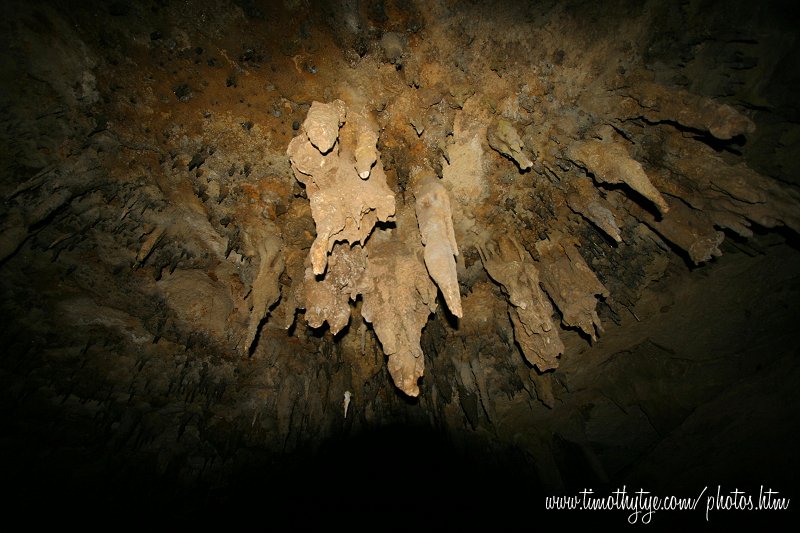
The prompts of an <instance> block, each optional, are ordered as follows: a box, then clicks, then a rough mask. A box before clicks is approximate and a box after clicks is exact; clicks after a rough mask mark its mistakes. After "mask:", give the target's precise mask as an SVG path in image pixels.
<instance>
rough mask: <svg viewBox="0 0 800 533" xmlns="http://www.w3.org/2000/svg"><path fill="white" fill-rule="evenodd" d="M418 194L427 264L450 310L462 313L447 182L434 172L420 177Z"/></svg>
mask: <svg viewBox="0 0 800 533" xmlns="http://www.w3.org/2000/svg"><path fill="white" fill-rule="evenodd" d="M415 196H416V204H415V205H416V212H417V223H418V224H419V233H420V237H421V239H422V244H423V245H424V246H425V251H424V257H425V266H426V267H427V269H428V272H429V273H430V275H431V277H432V278H433V280H434V281H435V282H436V285H438V286H439V289H440V290H441V291H442V294H443V295H444V299H445V301H446V302H447V307H448V308H449V309H450V312H451V313H453V314H454V315H455V316H457V317H460V316H462V311H461V293H460V290H459V287H458V275H457V273H456V261H455V256H457V255H458V245H457V243H456V236H455V233H454V231H453V215H452V212H451V210H450V198H449V196H448V194H447V190H446V189H445V188H444V186H443V185H442V184H441V183H439V182H438V180H437V179H436V177H434V176H432V175H427V176H426V177H425V178H423V179H422V180H421V182H420V183H419V184H418V186H417V192H416V195H415Z"/></svg>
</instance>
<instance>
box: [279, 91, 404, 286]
mask: <svg viewBox="0 0 800 533" xmlns="http://www.w3.org/2000/svg"><path fill="white" fill-rule="evenodd" d="M315 104H316V102H315ZM314 109H315V108H314V107H313V106H312V108H311V110H309V116H308V117H307V118H306V120H305V122H303V130H304V133H301V134H300V135H298V136H296V137H295V138H294V139H292V142H290V143H289V148H288V149H287V153H288V155H289V157H290V158H291V160H292V168H293V169H294V172H295V177H296V178H297V180H298V181H300V182H301V183H303V184H304V185H305V186H306V189H307V194H308V197H309V201H310V202H311V212H312V214H313V216H314V222H315V223H316V226H317V238H316V239H315V240H314V244H312V245H311V252H310V253H311V265H312V268H313V272H314V274H316V275H320V274H322V273H324V272H325V267H326V265H327V260H328V254H329V253H330V251H331V250H332V249H333V245H334V244H335V243H336V242H340V241H341V242H349V243H350V244H355V243H361V244H363V243H364V241H365V240H366V238H367V236H369V234H370V232H371V231H372V228H373V227H374V226H375V223H376V222H378V221H381V222H386V221H389V220H391V219H392V218H393V216H394V210H395V203H394V195H393V194H392V191H391V190H390V189H389V188H388V187H387V185H386V177H385V175H384V174H383V167H382V165H381V164H380V161H379V162H378V163H377V165H376V168H375V169H374V170H373V171H372V173H371V175H369V177H368V178H369V179H366V180H362V179H361V178H360V176H359V174H358V173H357V171H356V165H357V162H356V161H355V160H354V156H353V153H352V151H349V150H353V148H352V147H345V148H344V150H348V151H330V150H331V148H333V146H334V145H335V143H336V140H337V138H338V127H339V124H340V122H341V121H343V120H344V116H345V112H346V111H345V107H344V103H343V102H341V101H337V102H336V103H334V104H329V105H328V107H324V106H318V107H317V108H316V109H317V112H316V113H314V114H312V113H311V111H312V110H314ZM354 127H357V126H354ZM334 129H335V131H334ZM315 143H317V144H315ZM358 148H359V146H358V145H357V146H356V149H358Z"/></svg>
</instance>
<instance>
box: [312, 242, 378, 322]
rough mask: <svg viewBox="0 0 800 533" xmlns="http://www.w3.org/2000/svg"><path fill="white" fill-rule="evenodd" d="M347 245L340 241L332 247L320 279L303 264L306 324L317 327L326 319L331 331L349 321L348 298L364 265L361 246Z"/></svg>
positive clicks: (352, 295)
mask: <svg viewBox="0 0 800 533" xmlns="http://www.w3.org/2000/svg"><path fill="white" fill-rule="evenodd" d="M348 248H349V247H347V246H346V245H342V244H337V245H336V246H335V247H334V249H333V253H332V254H331V256H330V260H329V261H328V270H327V272H326V273H325V277H324V278H322V279H317V276H315V275H314V273H313V272H312V271H311V268H310V267H309V268H306V272H305V280H304V283H303V294H304V296H305V305H304V307H305V310H306V321H307V322H308V325H309V326H311V327H314V328H319V327H321V326H322V325H323V324H324V323H325V322H327V323H328V325H329V326H330V329H331V333H333V334H334V335H336V334H337V333H339V332H340V331H341V330H342V329H343V328H344V327H345V326H347V324H348V322H349V321H350V301H351V300H355V299H356V296H358V291H359V287H360V286H361V277H362V276H363V274H364V269H365V267H366V265H365V258H364V253H363V249H362V248H361V247H360V246H355V247H353V248H352V249H348Z"/></svg>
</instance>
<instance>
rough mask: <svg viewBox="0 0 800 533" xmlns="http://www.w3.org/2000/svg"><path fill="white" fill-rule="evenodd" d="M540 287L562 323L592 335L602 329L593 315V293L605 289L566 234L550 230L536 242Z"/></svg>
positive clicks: (595, 312)
mask: <svg viewBox="0 0 800 533" xmlns="http://www.w3.org/2000/svg"><path fill="white" fill-rule="evenodd" d="M536 252H537V254H538V255H539V262H540V264H541V265H542V267H541V269H540V273H541V281H542V286H543V287H544V290H545V291H546V292H547V294H548V295H550V298H552V299H553V302H554V303H555V304H556V307H558V309H559V311H561V315H562V317H563V318H562V321H563V322H564V325H565V326H573V327H577V328H580V329H581V330H582V331H583V332H584V333H586V334H587V335H589V336H590V337H591V338H592V339H596V338H597V333H598V332H602V331H603V326H602V324H601V323H600V318H599V317H598V316H597V310H596V307H597V297H598V296H599V297H607V296H608V295H609V292H608V290H607V289H606V288H605V287H604V286H603V284H602V283H600V281H599V280H598V279H597V276H596V275H595V273H594V272H592V270H591V269H590V268H589V266H588V265H587V264H586V262H585V261H584V260H583V258H582V257H581V255H580V253H578V250H577V249H576V248H575V245H574V244H573V243H572V242H570V240H569V238H567V237H566V236H564V235H562V234H560V233H557V232H555V233H553V234H551V235H550V236H549V237H548V238H547V239H545V240H541V241H539V242H537V243H536Z"/></svg>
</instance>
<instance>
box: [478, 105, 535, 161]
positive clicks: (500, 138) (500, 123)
mask: <svg viewBox="0 0 800 533" xmlns="http://www.w3.org/2000/svg"><path fill="white" fill-rule="evenodd" d="M486 139H487V140H488V141H489V146H491V147H492V148H493V149H494V150H496V151H497V152H499V153H501V154H503V155H504V156H506V157H508V158H510V159H513V160H514V162H516V163H517V166H519V168H520V170H527V169H529V168H531V167H532V166H533V161H531V160H530V159H529V158H528V156H526V155H525V148H524V145H523V143H522V139H520V137H519V134H518V133H517V130H516V129H514V126H513V125H512V124H511V122H509V121H508V120H506V119H503V118H499V119H495V120H494V121H493V122H492V124H491V126H489V130H488V132H487V137H486Z"/></svg>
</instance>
